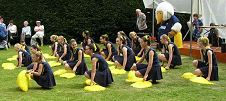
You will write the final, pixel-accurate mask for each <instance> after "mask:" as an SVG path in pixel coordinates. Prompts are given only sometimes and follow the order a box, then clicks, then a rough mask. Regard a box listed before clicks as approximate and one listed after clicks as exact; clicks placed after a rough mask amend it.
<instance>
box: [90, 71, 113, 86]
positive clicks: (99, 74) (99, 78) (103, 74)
mask: <svg viewBox="0 0 226 101" xmlns="http://www.w3.org/2000/svg"><path fill="white" fill-rule="evenodd" d="M87 74H88V75H89V77H91V70H90V71H87ZM94 81H95V82H96V83H97V84H99V85H101V86H103V87H106V86H108V85H109V84H111V83H112V82H113V81H114V80H113V77H112V74H111V71H110V69H109V68H108V69H105V70H104V71H96V75H95V77H94Z"/></svg>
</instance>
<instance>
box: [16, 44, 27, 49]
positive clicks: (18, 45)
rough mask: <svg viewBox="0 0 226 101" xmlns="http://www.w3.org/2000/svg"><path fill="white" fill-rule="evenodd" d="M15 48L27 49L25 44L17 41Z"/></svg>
mask: <svg viewBox="0 0 226 101" xmlns="http://www.w3.org/2000/svg"><path fill="white" fill-rule="evenodd" d="M14 48H17V49H19V50H25V46H24V45H21V44H19V43H16V44H15V45H14Z"/></svg>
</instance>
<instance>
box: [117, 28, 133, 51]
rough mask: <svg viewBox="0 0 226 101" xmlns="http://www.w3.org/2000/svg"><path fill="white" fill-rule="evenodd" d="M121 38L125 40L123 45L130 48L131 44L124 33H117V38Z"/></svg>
mask: <svg viewBox="0 0 226 101" xmlns="http://www.w3.org/2000/svg"><path fill="white" fill-rule="evenodd" d="M120 36H123V37H124V38H125V40H126V41H125V45H127V46H128V47H130V48H131V47H132V42H131V40H130V39H129V38H128V37H127V35H126V33H125V32H123V31H119V32H118V37H120Z"/></svg>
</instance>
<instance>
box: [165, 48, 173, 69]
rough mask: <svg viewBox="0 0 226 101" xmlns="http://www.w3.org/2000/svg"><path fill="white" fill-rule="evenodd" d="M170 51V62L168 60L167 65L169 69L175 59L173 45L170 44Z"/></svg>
mask: <svg viewBox="0 0 226 101" xmlns="http://www.w3.org/2000/svg"><path fill="white" fill-rule="evenodd" d="M168 49H169V60H168V64H167V65H166V66H167V67H170V64H171V62H172V59H173V45H172V44H170V45H169V46H168Z"/></svg>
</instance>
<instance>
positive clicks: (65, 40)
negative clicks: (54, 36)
mask: <svg viewBox="0 0 226 101" xmlns="http://www.w3.org/2000/svg"><path fill="white" fill-rule="evenodd" d="M58 39H63V40H64V43H67V39H66V38H64V36H62V35H61V36H58Z"/></svg>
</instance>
